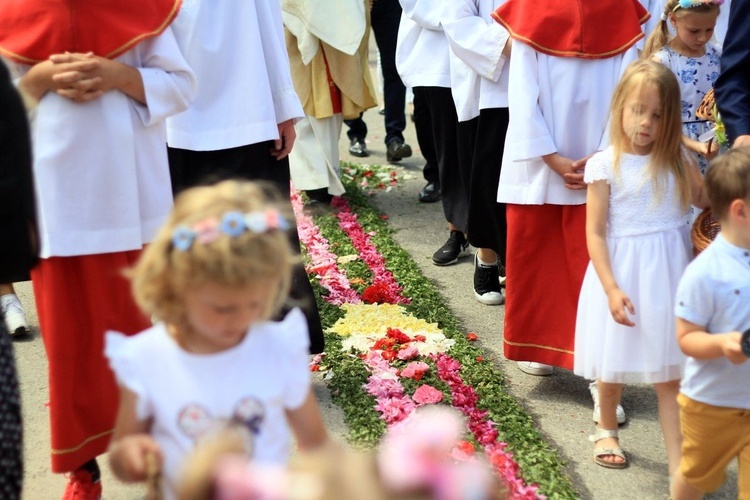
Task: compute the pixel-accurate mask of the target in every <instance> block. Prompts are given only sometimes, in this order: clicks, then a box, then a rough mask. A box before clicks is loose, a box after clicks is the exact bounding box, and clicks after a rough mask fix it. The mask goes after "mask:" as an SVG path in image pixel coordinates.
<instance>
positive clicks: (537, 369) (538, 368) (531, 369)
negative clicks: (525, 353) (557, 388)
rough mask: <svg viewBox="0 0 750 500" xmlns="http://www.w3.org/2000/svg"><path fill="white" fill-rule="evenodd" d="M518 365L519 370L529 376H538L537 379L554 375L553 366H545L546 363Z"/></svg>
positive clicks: (521, 363)
mask: <svg viewBox="0 0 750 500" xmlns="http://www.w3.org/2000/svg"><path fill="white" fill-rule="evenodd" d="M516 365H518V369H519V370H521V371H522V372H524V373H528V374H529V375H536V376H537V377H542V376H545V375H552V372H553V371H554V368H553V367H552V366H550V365H545V364H544V363H537V362H535V361H516Z"/></svg>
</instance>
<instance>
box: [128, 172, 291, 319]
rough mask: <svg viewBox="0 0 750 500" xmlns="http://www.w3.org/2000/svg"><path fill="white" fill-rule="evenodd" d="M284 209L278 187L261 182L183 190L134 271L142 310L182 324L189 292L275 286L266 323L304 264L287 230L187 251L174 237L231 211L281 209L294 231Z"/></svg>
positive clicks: (233, 238) (196, 245) (223, 238)
mask: <svg viewBox="0 0 750 500" xmlns="http://www.w3.org/2000/svg"><path fill="white" fill-rule="evenodd" d="M284 206H285V204H283V203H281V197H280V195H279V193H278V191H277V190H276V189H275V188H274V187H273V186H271V185H270V184H263V183H257V182H248V181H234V180H230V181H223V182H220V183H218V184H215V185H213V186H201V187H194V188H191V189H188V190H186V191H184V192H182V193H181V194H180V195H179V196H178V197H177V199H176V200H175V206H174V209H173V210H172V213H171V214H170V216H169V218H168V220H167V222H166V223H165V224H164V226H162V228H161V229H160V230H159V232H158V233H157V235H156V238H155V239H154V241H153V242H152V243H150V244H149V245H148V246H147V247H146V248H145V249H144V251H143V254H142V256H141V258H140V260H139V261H138V263H137V264H136V265H135V267H134V268H133V269H131V270H130V271H129V272H128V275H129V277H130V278H131V281H132V289H133V295H134V297H135V300H136V302H137V304H138V306H139V307H140V308H141V309H142V310H143V312H144V313H145V314H148V315H151V316H153V317H155V318H156V319H158V320H160V321H164V322H166V323H169V324H174V325H182V324H184V321H185V317H186V311H185V309H184V304H183V292H184V291H185V290H188V289H191V288H194V287H198V286H201V285H203V284H206V283H216V284H219V285H223V286H227V287H237V288H242V287H246V286H252V285H254V284H256V283H259V284H260V285H261V286H267V284H268V283H270V284H271V285H272V286H271V287H270V289H269V294H270V296H271V300H269V302H268V304H269V306H268V308H267V310H266V311H265V314H264V315H263V317H262V318H261V319H269V318H270V317H272V316H273V314H274V313H276V312H277V311H278V310H279V309H280V308H281V306H282V305H283V303H284V301H285V300H286V298H287V294H288V292H289V284H290V281H291V273H292V267H293V266H294V264H296V263H297V262H298V260H299V259H298V258H297V257H296V256H295V254H294V253H293V252H292V249H291V244H290V241H289V237H288V235H287V233H286V231H281V230H269V231H266V232H253V231H244V232H242V233H241V234H239V235H238V236H229V235H227V234H221V235H220V236H219V237H218V238H217V239H215V240H214V241H211V242H207V243H204V242H195V243H193V244H192V245H190V246H189V248H187V249H186V250H183V249H180V248H176V247H175V245H174V243H173V236H174V231H175V228H177V227H179V226H183V225H184V226H192V225H194V224H196V223H199V222H201V221H205V220H207V219H211V218H215V219H218V220H220V219H221V218H222V216H223V215H224V214H226V213H227V212H235V211H236V212H242V213H247V212H255V211H265V210H268V209H275V210H277V211H279V213H281V214H282V215H283V216H284V217H285V218H286V220H287V221H289V223H290V225H291V228H290V230H292V231H293V230H295V229H294V222H293V221H294V217H293V215H292V214H289V213H285V212H286V211H285V210H284ZM287 206H288V205H287Z"/></svg>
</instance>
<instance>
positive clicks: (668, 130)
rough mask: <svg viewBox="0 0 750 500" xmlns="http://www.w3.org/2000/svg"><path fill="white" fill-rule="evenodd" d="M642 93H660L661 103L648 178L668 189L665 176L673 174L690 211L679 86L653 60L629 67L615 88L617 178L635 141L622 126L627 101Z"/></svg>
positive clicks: (613, 118)
mask: <svg viewBox="0 0 750 500" xmlns="http://www.w3.org/2000/svg"><path fill="white" fill-rule="evenodd" d="M642 91H645V92H649V91H655V92H658V94H659V99H660V101H661V121H660V122H659V133H658V135H657V137H656V138H655V139H654V146H653V148H652V150H651V158H650V159H649V169H648V170H649V175H650V177H651V180H652V181H653V182H654V183H655V185H657V186H658V185H660V184H662V183H664V186H666V176H665V174H667V173H670V174H672V176H673V177H674V179H675V183H676V186H677V190H678V194H679V199H680V202H681V205H682V207H683V208H685V209H687V207H689V206H690V199H691V193H690V189H691V187H690V172H689V168H690V164H689V159H688V157H687V155H686V153H685V152H684V150H683V147H682V116H681V104H680V103H681V101H680V85H679V83H677V78H676V77H675V76H674V74H673V73H672V72H671V71H670V70H669V68H667V67H666V66H664V65H663V64H660V63H657V62H655V61H650V60H640V61H636V62H634V63H632V64H631V65H630V66H628V68H627V69H626V70H625V73H624V74H623V76H622V78H621V79H620V82H619V83H618V84H617V87H616V88H615V92H614V95H613V96H612V111H611V122H610V131H611V134H610V135H611V139H612V146H613V147H614V168H613V170H614V172H615V174H619V165H620V155H621V153H622V152H623V151H627V150H628V149H629V145H630V144H631V141H632V138H631V137H628V135H627V132H626V131H625V129H624V128H623V125H622V118H623V114H624V111H625V101H626V100H627V98H628V97H629V96H630V95H632V94H633V93H634V92H636V93H638V92H642ZM657 192H658V190H657Z"/></svg>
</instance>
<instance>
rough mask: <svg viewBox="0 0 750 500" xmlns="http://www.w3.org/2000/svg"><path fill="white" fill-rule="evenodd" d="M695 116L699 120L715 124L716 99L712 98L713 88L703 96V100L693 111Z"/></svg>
mask: <svg viewBox="0 0 750 500" xmlns="http://www.w3.org/2000/svg"><path fill="white" fill-rule="evenodd" d="M695 116H697V117H698V118H700V119H701V120H708V121H710V122H713V123H716V97H715V96H714V89H713V88H712V89H711V90H709V91H708V92H706V95H704V96H703V100H702V101H701V103H700V105H699V106H698V109H697V110H696V111H695Z"/></svg>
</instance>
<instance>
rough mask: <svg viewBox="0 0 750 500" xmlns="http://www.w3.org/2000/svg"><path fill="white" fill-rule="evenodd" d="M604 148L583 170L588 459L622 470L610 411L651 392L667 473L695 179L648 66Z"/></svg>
mask: <svg viewBox="0 0 750 500" xmlns="http://www.w3.org/2000/svg"><path fill="white" fill-rule="evenodd" d="M611 113H612V114H611V125H610V126H611V137H612V146H610V147H608V148H607V149H605V150H604V151H601V152H599V153H597V154H596V155H594V156H593V157H592V158H591V159H590V160H589V161H588V163H587V165H586V172H585V176H584V179H585V181H586V183H587V184H588V193H587V202H586V203H587V207H586V242H587V246H588V251H589V254H590V256H591V262H590V263H589V266H588V269H587V271H586V275H585V277H584V280H583V286H582V289H581V295H580V300H579V306H578V315H577V321H576V337H575V363H574V364H575V368H574V370H575V373H576V374H577V375H580V376H583V377H585V378H587V379H597V381H598V390H599V402H600V407H601V419H600V422H599V425H598V426H597V429H596V433H595V435H594V436H592V437H591V439H592V440H593V441H595V445H594V446H595V448H594V460H595V462H596V463H597V464H599V465H601V466H603V467H609V468H624V467H626V466H627V463H628V462H627V458H626V456H625V455H624V453H623V452H622V450H621V449H620V447H619V444H618V434H617V421H616V415H615V408H616V406H617V402H618V401H620V396H621V394H622V386H623V383H631V382H642V383H651V384H654V386H655V388H656V394H657V396H658V399H659V418H660V423H661V427H662V432H663V434H664V440H665V443H666V448H667V457H668V461H669V470H670V473H671V472H672V471H674V470H675V468H676V467H677V465H678V462H679V455H680V443H681V435H680V425H679V414H678V407H677V400H676V398H677V392H678V390H679V382H680V377H681V375H682V366H683V356H682V354H681V352H680V349H679V346H678V345H677V340H676V337H675V333H674V332H675V321H674V315H673V309H674V307H673V297H674V293H675V290H676V288H677V283H678V280H679V279H680V276H681V275H682V272H683V270H684V269H685V267H686V266H687V263H688V261H689V259H690V244H689V234H688V226H687V224H686V223H685V221H686V219H687V216H688V207H689V206H690V203H691V202H692V203H693V204H695V205H697V206H704V205H705V201H704V200H703V197H702V196H701V188H702V177H701V175H700V172H699V171H698V168H697V166H696V165H695V164H694V163H693V162H692V160H691V159H690V158H689V157H688V155H686V154H685V153H684V150H683V148H682V144H681V134H682V131H681V127H680V90H679V86H678V84H677V81H676V80H675V77H674V75H673V74H672V73H671V72H670V71H669V70H668V69H667V68H666V67H665V66H663V65H661V64H658V63H656V62H653V61H639V62H636V63H633V64H632V65H631V66H629V67H628V69H627V70H626V72H625V74H624V76H623V77H622V79H621V80H620V83H619V84H618V86H617V88H616V89H615V93H614V96H613V99H612V112H611Z"/></svg>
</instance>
